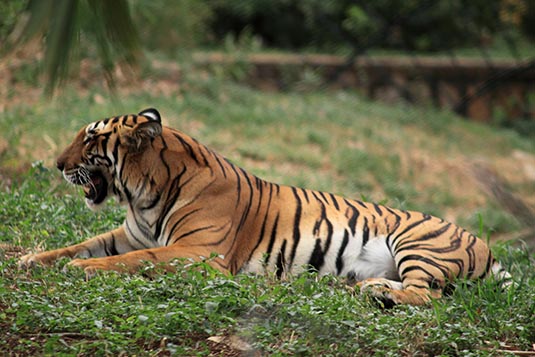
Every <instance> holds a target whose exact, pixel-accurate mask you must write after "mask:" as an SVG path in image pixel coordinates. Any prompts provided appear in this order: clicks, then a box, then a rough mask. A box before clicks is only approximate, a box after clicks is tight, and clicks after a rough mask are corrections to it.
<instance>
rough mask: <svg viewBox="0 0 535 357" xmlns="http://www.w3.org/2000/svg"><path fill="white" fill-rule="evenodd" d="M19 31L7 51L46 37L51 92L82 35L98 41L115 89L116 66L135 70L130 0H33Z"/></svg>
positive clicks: (136, 55) (136, 39) (136, 54)
mask: <svg viewBox="0 0 535 357" xmlns="http://www.w3.org/2000/svg"><path fill="white" fill-rule="evenodd" d="M21 21H24V23H23V24H21V26H22V27H23V29H22V31H20V33H19V35H18V36H17V37H16V38H14V39H11V41H10V43H8V47H7V49H8V51H9V50H12V49H14V48H15V47H17V46H19V45H23V44H25V43H27V42H29V41H31V40H33V39H35V38H36V37H37V38H43V39H44V42H43V44H44V60H43V62H44V63H43V64H44V65H43V69H44V71H45V74H46V78H47V83H46V87H45V93H47V94H49V95H51V94H53V93H54V91H55V89H57V88H58V86H59V85H60V84H61V83H63V82H64V81H65V80H66V79H67V77H68V74H69V67H70V64H71V63H72V60H73V52H74V50H75V48H76V47H77V46H79V44H80V35H81V34H82V33H87V34H88V35H90V36H87V37H88V38H92V39H94V40H95V46H96V48H97V50H98V55H99V60H100V64H101V66H102V68H103V70H104V74H105V77H106V79H107V82H108V84H109V85H110V87H111V88H113V83H114V75H113V70H114V68H115V66H116V65H118V66H123V67H129V68H130V69H135V68H136V67H137V64H138V61H139V58H140V57H141V54H142V52H141V46H140V43H139V36H138V33H137V30H136V27H135V26H134V23H133V21H132V18H131V16H130V9H129V7H128V3H127V1H126V0H113V1H107V0H30V1H29V3H28V7H27V16H25V17H23V18H22V20H21Z"/></svg>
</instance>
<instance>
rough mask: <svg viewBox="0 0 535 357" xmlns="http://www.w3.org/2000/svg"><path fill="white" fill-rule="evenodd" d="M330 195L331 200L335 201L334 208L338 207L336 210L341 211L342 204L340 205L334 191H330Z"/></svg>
mask: <svg viewBox="0 0 535 357" xmlns="http://www.w3.org/2000/svg"><path fill="white" fill-rule="evenodd" d="M329 195H330V196H331V200H332V201H333V204H334V208H336V210H337V211H339V210H340V205H338V201H337V200H336V197H335V196H334V195H333V194H332V193H329Z"/></svg>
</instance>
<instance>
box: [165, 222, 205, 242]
mask: <svg viewBox="0 0 535 357" xmlns="http://www.w3.org/2000/svg"><path fill="white" fill-rule="evenodd" d="M211 228H214V226H213V225H209V226H204V227H199V228H196V229H192V230H191V231H189V232H186V233H183V234H181V235H180V236H178V237H177V239H175V241H174V242H173V243H176V242H177V241H179V240H180V239H182V238H185V237H188V236H190V235H192V234H195V233H197V232H201V231H205V230H207V229H211Z"/></svg>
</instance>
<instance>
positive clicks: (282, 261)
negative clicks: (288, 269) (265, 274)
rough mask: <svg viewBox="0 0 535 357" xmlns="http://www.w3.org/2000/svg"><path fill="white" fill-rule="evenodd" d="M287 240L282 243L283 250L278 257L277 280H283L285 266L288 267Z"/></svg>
mask: <svg viewBox="0 0 535 357" xmlns="http://www.w3.org/2000/svg"><path fill="white" fill-rule="evenodd" d="M285 254H286V239H285V240H284V241H283V242H282V246H281V250H280V252H279V256H278V257H277V268H276V270H275V272H276V274H277V278H279V279H280V278H281V276H282V273H283V272H284V269H285V265H286V257H285Z"/></svg>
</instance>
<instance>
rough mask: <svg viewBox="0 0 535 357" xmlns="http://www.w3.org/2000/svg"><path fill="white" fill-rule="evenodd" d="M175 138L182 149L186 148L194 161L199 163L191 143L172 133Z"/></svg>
mask: <svg viewBox="0 0 535 357" xmlns="http://www.w3.org/2000/svg"><path fill="white" fill-rule="evenodd" d="M173 135H174V136H175V138H177V140H178V141H179V142H180V143H181V144H182V146H183V147H184V149H186V151H187V153H188V154H189V156H190V157H191V158H192V159H193V161H195V162H196V163H197V164H199V159H198V158H197V155H195V152H194V150H193V147H192V146H191V144H189V143H188V142H187V141H186V140H185V139H184V138H183V137H182V136H180V135H179V134H178V133H173Z"/></svg>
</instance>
